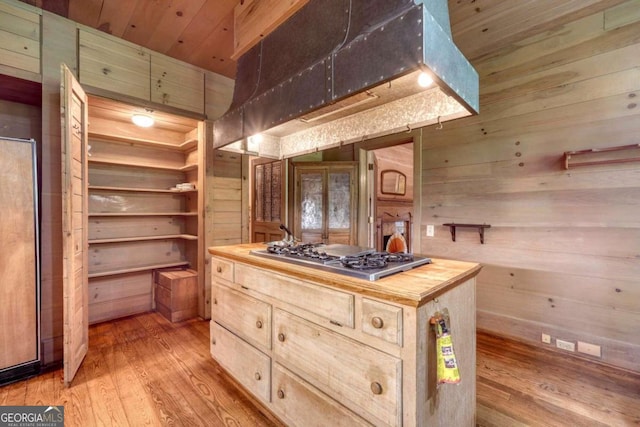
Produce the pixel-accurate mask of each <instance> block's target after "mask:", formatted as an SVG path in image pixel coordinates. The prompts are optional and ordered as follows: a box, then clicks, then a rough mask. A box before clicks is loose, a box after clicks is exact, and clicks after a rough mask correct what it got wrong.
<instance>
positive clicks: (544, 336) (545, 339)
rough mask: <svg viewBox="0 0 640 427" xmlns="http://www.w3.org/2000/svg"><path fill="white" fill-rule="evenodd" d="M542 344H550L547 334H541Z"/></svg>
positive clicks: (549, 337) (549, 336)
mask: <svg viewBox="0 0 640 427" xmlns="http://www.w3.org/2000/svg"><path fill="white" fill-rule="evenodd" d="M542 342H543V343H545V344H551V335H549V334H544V333H543V334H542Z"/></svg>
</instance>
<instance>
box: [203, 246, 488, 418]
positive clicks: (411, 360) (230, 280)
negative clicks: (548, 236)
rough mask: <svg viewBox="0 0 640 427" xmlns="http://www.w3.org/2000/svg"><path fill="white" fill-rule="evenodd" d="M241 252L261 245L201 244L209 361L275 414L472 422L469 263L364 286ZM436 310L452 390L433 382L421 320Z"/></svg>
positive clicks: (437, 265)
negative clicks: (452, 371)
mask: <svg viewBox="0 0 640 427" xmlns="http://www.w3.org/2000/svg"><path fill="white" fill-rule="evenodd" d="M253 249H264V245H262V244H246V245H233V246H223V247H210V248H209V252H210V253H211V254H212V256H213V257H212V279H213V283H212V289H213V290H212V294H213V296H214V297H213V298H214V302H213V304H212V307H213V308H212V316H211V340H212V342H211V354H212V356H213V358H214V359H216V360H217V361H218V362H220V364H221V365H222V367H223V368H225V369H226V370H227V371H228V372H229V373H230V374H231V375H232V376H233V377H235V378H236V379H237V380H238V382H239V383H240V384H241V385H242V386H243V387H244V388H246V389H247V390H248V391H249V392H250V393H251V394H252V395H253V396H255V397H256V399H258V400H259V401H260V402H261V403H262V404H263V405H265V406H266V407H267V408H268V409H269V410H271V411H272V412H273V413H274V414H275V415H276V416H277V417H278V418H280V419H281V420H282V421H284V422H285V423H286V424H287V425H291V426H305V427H307V426H325V425H331V426H334V425H335V426H358V425H375V426H405V427H415V426H420V427H423V426H450V425H455V426H472V425H473V424H474V420H475V406H476V404H475V403H476V402H475V363H476V362H475V360H476V359H475V276H476V274H477V273H478V271H479V266H478V265H477V264H473V263H464V262H460V261H450V260H433V261H434V262H433V263H432V264H429V265H426V266H422V267H418V268H416V269H414V270H411V271H409V272H405V273H398V274H396V275H393V276H389V277H385V278H383V279H380V280H378V281H374V282H369V281H365V280H361V279H356V278H352V277H349V276H343V275H339V274H332V273H326V272H322V271H320V270H316V269H311V268H306V267H303V266H300V265H295V264H288V263H283V262H279V261H274V260H271V259H266V258H263V257H258V256H255V255H251V254H250V253H249V251H250V250H253ZM443 308H447V309H448V310H449V314H450V316H451V330H452V332H453V340H454V343H455V351H456V357H457V360H458V364H459V369H460V374H461V377H462V382H461V383H460V384H457V385H441V386H438V385H437V378H436V354H435V335H434V332H433V329H432V328H431V326H430V323H429V319H430V317H431V316H433V315H434V314H435V313H436V312H437V311H439V310H441V309H443ZM267 319H270V320H267ZM258 320H260V321H261V324H260V326H261V328H259V329H258V328H256V322H257V321H258ZM265 328H267V329H270V331H269V334H270V337H271V339H270V343H269V342H268V341H265V338H264V337H265V335H263V334H267V331H265V330H264V329H265ZM259 336H260V337H263V338H258V337H259ZM238 359H239V360H238ZM267 364H268V368H269V372H270V376H269V377H268V381H270V383H271V389H270V393H266V392H265V389H264V387H265V383H264V381H266V377H265V375H264V372H265V369H267ZM256 373H259V374H260V375H256ZM256 378H260V380H257V379H256Z"/></svg>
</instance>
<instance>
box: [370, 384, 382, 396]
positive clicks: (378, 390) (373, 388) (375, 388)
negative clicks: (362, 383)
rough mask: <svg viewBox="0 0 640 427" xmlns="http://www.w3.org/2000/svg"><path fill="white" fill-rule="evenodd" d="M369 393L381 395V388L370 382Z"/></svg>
mask: <svg viewBox="0 0 640 427" xmlns="http://www.w3.org/2000/svg"><path fill="white" fill-rule="evenodd" d="M371 392H372V393H373V394H382V386H381V385H380V383H377V382H372V383H371Z"/></svg>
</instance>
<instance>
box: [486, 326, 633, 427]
mask: <svg viewBox="0 0 640 427" xmlns="http://www.w3.org/2000/svg"><path fill="white" fill-rule="evenodd" d="M477 337H478V339H477V341H478V347H477V371H476V375H477V388H476V393H477V412H476V418H477V423H478V425H479V426H509V427H511V426H514V427H515V426H545V427H547V426H548V427H554V426H558V427H567V426H571V427H578V426H589V427H595V426H638V425H640V373H633V372H629V371H623V370H619V369H614V368H611V367H608V366H603V365H600V364H596V363H593V362H591V361H588V360H585V359H579V358H576V357H572V356H569V355H566V354H562V353H559V352H555V351H547V350H542V349H539V348H536V347H533V346H529V345H525V344H522V343H517V342H514V341H511V340H506V339H503V338H500V337H496V336H493V335H489V334H486V333H482V332H478V334H477Z"/></svg>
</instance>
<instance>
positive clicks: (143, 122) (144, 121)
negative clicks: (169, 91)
mask: <svg viewBox="0 0 640 427" xmlns="http://www.w3.org/2000/svg"><path fill="white" fill-rule="evenodd" d="M131 121H132V122H133V123H134V124H135V125H136V126H140V127H143V128H148V127H151V126H153V123H154V120H153V117H151V116H148V115H146V114H134V115H133V116H131Z"/></svg>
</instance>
